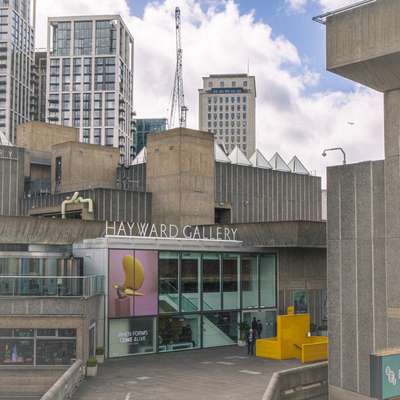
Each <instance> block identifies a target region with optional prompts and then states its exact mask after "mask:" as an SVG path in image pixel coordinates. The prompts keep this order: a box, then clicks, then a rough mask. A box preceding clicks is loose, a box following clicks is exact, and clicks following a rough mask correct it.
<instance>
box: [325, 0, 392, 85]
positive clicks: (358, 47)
mask: <svg viewBox="0 0 400 400" xmlns="http://www.w3.org/2000/svg"><path fill="white" fill-rule="evenodd" d="M399 15H400V2H399V1H398V0H379V1H376V2H374V3H371V4H367V5H364V6H362V7H358V8H355V9H353V10H351V11H347V12H345V13H340V14H337V15H334V16H332V17H329V18H328V19H327V23H326V28H327V31H326V43H327V69H328V70H329V71H332V72H335V73H337V74H339V75H342V76H345V77H346V78H348V79H351V80H353V81H356V82H359V83H361V84H364V85H366V86H369V87H371V88H374V89H376V90H379V91H382V92H384V91H387V90H393V89H398V88H399V87H400V86H399V78H398V65H399V63H400V30H399V21H398V16H399Z"/></svg>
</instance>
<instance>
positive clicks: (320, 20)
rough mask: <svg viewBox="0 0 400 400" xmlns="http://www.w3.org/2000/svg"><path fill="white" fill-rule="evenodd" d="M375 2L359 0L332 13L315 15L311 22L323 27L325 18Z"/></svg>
mask: <svg viewBox="0 0 400 400" xmlns="http://www.w3.org/2000/svg"><path fill="white" fill-rule="evenodd" d="M375 2H376V0H361V1H358V2H356V3H353V4H349V5H347V6H344V7H341V8H338V9H336V10H334V11H329V12H326V13H324V14H321V15H317V16H316V17H313V18H312V20H313V21H315V22H318V23H320V24H322V25H325V24H326V20H327V18H329V17H332V16H333V15H337V14H341V13H343V12H346V11H350V10H353V9H355V8H359V7H362V6H365V5H367V4H370V3H375Z"/></svg>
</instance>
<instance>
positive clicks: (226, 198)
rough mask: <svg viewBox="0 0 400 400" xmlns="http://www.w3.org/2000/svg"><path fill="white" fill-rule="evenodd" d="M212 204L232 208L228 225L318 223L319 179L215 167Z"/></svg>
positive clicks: (257, 170)
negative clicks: (270, 222)
mask: <svg viewBox="0 0 400 400" xmlns="http://www.w3.org/2000/svg"><path fill="white" fill-rule="evenodd" d="M215 203H216V205H218V204H219V203H223V204H224V205H225V206H226V205H228V206H230V207H231V222H232V223H240V222H260V221H264V222H266V221H320V220H321V178H320V177H317V176H312V175H300V174H294V173H291V172H280V171H274V170H272V169H263V168H254V167H247V166H242V165H235V164H227V163H218V162H217V163H216V169H215Z"/></svg>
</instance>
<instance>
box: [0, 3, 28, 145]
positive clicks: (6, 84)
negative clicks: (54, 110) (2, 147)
mask: <svg viewBox="0 0 400 400" xmlns="http://www.w3.org/2000/svg"><path fill="white" fill-rule="evenodd" d="M34 5H35V3H34V2H33V9H34ZM32 14H34V13H33V12H32V10H31V1H30V0H0V131H1V132H3V133H4V135H5V136H6V137H7V139H8V140H10V141H11V142H12V143H15V132H16V127H17V125H19V124H23V123H25V122H28V121H29V120H30V118H31V109H30V105H31V103H30V102H31V97H32V96H33V88H32V82H31V68H32V65H33V63H34V60H33V56H34V53H33V52H34V29H33V18H32ZM31 18H32V20H31Z"/></svg>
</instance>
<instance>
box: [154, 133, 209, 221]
mask: <svg viewBox="0 0 400 400" xmlns="http://www.w3.org/2000/svg"><path fill="white" fill-rule="evenodd" d="M147 160H148V162H147V181H146V183H147V185H146V189H147V191H148V192H151V193H152V196H153V221H154V222H157V223H161V222H164V223H174V224H178V225H181V226H183V225H185V224H188V223H190V224H197V225H199V224H212V223H214V202H213V199H214V197H215V194H214V180H215V161H214V137H213V135H212V134H211V133H208V132H199V131H194V130H190V129H182V128H177V129H172V130H170V131H167V132H163V133H152V134H150V135H149V136H148V147H147Z"/></svg>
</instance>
